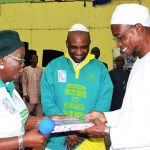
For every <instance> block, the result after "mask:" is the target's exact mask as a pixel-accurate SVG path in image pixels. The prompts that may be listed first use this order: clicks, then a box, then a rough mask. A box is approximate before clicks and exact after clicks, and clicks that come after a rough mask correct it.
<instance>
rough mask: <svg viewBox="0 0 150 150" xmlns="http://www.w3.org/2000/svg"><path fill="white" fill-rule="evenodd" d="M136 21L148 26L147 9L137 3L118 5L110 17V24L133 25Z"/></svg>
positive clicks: (149, 22) (149, 15) (148, 15)
mask: <svg viewBox="0 0 150 150" xmlns="http://www.w3.org/2000/svg"><path fill="white" fill-rule="evenodd" d="M137 23H141V24H142V25H143V26H145V27H150V14H149V9H148V8H147V7H145V6H143V5H139V4H132V3H130V4H121V5H118V6H117V7H116V9H115V10H114V12H113V15H112V18H111V24H129V25H135V24H137Z"/></svg>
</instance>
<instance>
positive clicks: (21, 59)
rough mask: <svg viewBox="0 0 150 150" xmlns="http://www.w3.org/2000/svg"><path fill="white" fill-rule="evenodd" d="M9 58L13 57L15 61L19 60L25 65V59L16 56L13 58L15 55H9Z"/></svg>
mask: <svg viewBox="0 0 150 150" xmlns="http://www.w3.org/2000/svg"><path fill="white" fill-rule="evenodd" d="M8 56H9V57H12V58H13V59H15V60H18V61H20V64H24V63H25V59H24V58H18V57H16V56H13V55H8Z"/></svg>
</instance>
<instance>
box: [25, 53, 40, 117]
mask: <svg viewBox="0 0 150 150" xmlns="http://www.w3.org/2000/svg"><path fill="white" fill-rule="evenodd" d="M30 57H31V58H30V62H31V65H30V66H27V67H25V68H24V71H23V74H22V88H23V96H24V99H25V102H26V105H27V107H28V110H29V113H30V114H31V113H32V112H33V111H35V115H36V116H42V114H43V112H42V106H41V95H40V79H41V76H42V72H43V69H42V68H41V67H38V66H37V63H38V56H37V55H35V54H33V55H31V56H30Z"/></svg>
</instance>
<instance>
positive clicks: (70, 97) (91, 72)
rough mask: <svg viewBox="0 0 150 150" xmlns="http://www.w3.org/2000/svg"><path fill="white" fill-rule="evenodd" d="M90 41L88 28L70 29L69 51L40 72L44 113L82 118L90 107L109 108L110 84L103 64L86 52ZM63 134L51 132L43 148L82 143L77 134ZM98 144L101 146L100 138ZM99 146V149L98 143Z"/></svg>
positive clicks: (59, 149)
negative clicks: (41, 73) (52, 133)
mask: <svg viewBox="0 0 150 150" xmlns="http://www.w3.org/2000/svg"><path fill="white" fill-rule="evenodd" d="M90 42H91V40H90V34H89V30H88V29H87V28H86V27H85V26H83V25H82V24H75V25H73V26H72V27H71V28H70V29H69V31H68V36H67V40H66V45H67V48H68V52H67V53H66V54H65V55H64V56H61V57H59V58H56V59H54V60H53V61H51V62H50V63H49V64H48V66H47V67H46V69H45V71H44V73H43V75H42V79H41V96H42V97H41V99H42V105H43V111H44V113H45V115H56V114H57V115H64V116H72V117H83V116H85V115H86V114H87V113H89V112H90V111H92V110H96V111H100V112H103V111H108V110H109V108H110V104H111V98H112V91H113V85H112V82H111V79H110V76H109V74H108V71H107V69H106V67H105V66H104V64H103V63H101V62H100V61H98V60H97V59H95V58H94V55H92V54H90V53H89V47H90ZM65 135H66V136H64V135H62V134H61V135H60V134H57V135H54V136H53V135H52V136H53V137H52V136H51V137H50V139H49V140H48V141H47V144H46V150H66V149H67V147H69V148H70V149H74V148H75V146H76V148H77V149H78V148H80V145H82V144H84V142H83V143H82V144H80V145H79V143H80V142H81V141H82V136H81V135H78V133H76V134H73V135H67V134H65ZM92 143H97V142H92ZM100 143H102V145H103V147H104V141H103V139H102V140H101V142H100ZM77 144H78V146H77ZM93 148H94V147H93ZM98 149H101V148H99V146H98ZM103 149H104V148H103ZM94 150H96V148H94ZM101 150H102V149H101Z"/></svg>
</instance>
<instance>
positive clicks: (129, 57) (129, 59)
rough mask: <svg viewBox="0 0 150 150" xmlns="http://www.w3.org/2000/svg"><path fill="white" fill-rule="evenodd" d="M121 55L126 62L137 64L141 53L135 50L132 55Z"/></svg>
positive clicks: (122, 53)
mask: <svg viewBox="0 0 150 150" xmlns="http://www.w3.org/2000/svg"><path fill="white" fill-rule="evenodd" d="M120 54H121V55H122V56H123V57H124V59H125V61H126V62H130V63H133V62H135V59H136V58H137V57H138V55H139V52H138V51H135V50H134V51H133V52H132V54H131V55H128V54H127V53H124V52H122V51H120Z"/></svg>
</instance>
